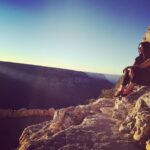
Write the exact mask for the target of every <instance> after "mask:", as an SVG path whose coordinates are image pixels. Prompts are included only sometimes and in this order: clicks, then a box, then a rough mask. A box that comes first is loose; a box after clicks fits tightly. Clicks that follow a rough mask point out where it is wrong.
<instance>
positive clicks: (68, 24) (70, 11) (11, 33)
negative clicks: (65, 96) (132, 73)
mask: <svg viewBox="0 0 150 150" xmlns="http://www.w3.org/2000/svg"><path fill="white" fill-rule="evenodd" d="M149 6H150V1H149V0H114V1H113V0H0V60H1V61H9V62H18V63H26V64H35V65H42V66H49V67H57V68H66V69H71V70H79V71H88V72H97V73H108V74H121V73H122V70H123V68H125V67H126V66H128V65H132V64H133V62H134V58H135V57H137V55H138V50H137V47H138V44H139V42H140V41H141V40H142V38H143V35H144V33H145V31H146V29H147V27H148V26H150V11H149Z"/></svg>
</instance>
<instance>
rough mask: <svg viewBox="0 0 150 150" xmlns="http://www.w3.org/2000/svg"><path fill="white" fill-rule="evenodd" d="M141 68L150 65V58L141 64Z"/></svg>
mask: <svg viewBox="0 0 150 150" xmlns="http://www.w3.org/2000/svg"><path fill="white" fill-rule="evenodd" d="M139 67H140V68H146V67H150V58H148V59H147V60H146V61H144V62H143V63H141V64H139Z"/></svg>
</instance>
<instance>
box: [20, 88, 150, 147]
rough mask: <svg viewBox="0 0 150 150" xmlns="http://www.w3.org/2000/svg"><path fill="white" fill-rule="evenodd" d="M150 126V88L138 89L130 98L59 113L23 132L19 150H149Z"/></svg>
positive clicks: (103, 101)
mask: <svg viewBox="0 0 150 150" xmlns="http://www.w3.org/2000/svg"><path fill="white" fill-rule="evenodd" d="M149 125H150V87H146V86H137V87H136V88H135V91H134V92H133V93H132V94H130V95H129V96H128V97H120V98H116V99H111V98H99V99H97V100H94V101H93V102H90V103H89V104H86V105H78V106H72V107H68V108H62V109H58V110H56V111H55V113H54V116H53V119H52V120H50V121H46V122H43V123H40V124H36V125H32V126H29V127H27V128H26V129H25V130H24V131H23V133H22V135H21V137H20V139H19V141H20V145H19V147H18V150H107V149H115V150H120V149H122V150H141V149H144V148H145V147H147V150H149V147H150V126H149Z"/></svg>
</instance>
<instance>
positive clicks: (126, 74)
mask: <svg viewBox="0 0 150 150" xmlns="http://www.w3.org/2000/svg"><path fill="white" fill-rule="evenodd" d="M129 73H130V71H129V70H126V71H125V72H124V75H123V79H122V82H121V84H120V86H119V87H118V89H117V91H116V92H115V94H114V96H115V97H117V96H120V95H122V94H123V89H124V87H125V86H126V85H127V84H128V83H130V75H129Z"/></svg>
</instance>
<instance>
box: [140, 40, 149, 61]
mask: <svg viewBox="0 0 150 150" xmlns="http://www.w3.org/2000/svg"><path fill="white" fill-rule="evenodd" d="M138 50H139V53H140V54H142V55H143V57H144V59H146V58H147V57H149V58H150V42H147V41H145V42H141V43H140V44H139V46H138Z"/></svg>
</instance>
